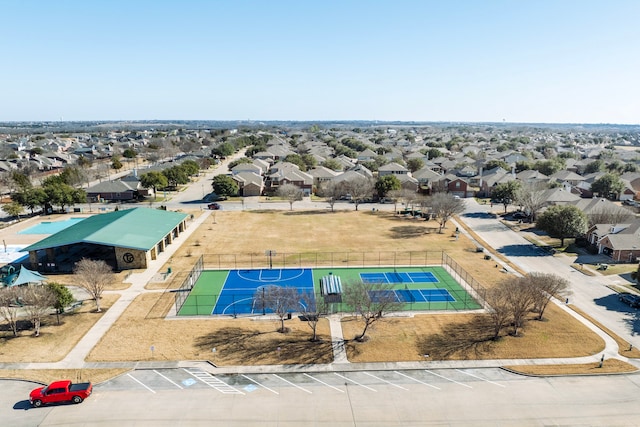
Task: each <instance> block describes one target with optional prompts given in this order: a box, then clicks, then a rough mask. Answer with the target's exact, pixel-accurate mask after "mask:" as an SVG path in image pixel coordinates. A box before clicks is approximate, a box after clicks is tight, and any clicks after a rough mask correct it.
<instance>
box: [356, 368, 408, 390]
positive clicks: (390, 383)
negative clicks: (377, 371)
mask: <svg viewBox="0 0 640 427" xmlns="http://www.w3.org/2000/svg"><path fill="white" fill-rule="evenodd" d="M363 374H365V375H369V376H370V377H373V378H375V379H377V380H378V381H382V382H383V383H387V384H389V385H392V386H394V387H397V388H401V389H402V390H407V391H408V390H409V389H408V388H404V387H402V386H401V385H398V384H394V383H392V382H391V381H387V380H383V379H382V378H378V377H376V376H375V375H373V374H370V373H369V372H363Z"/></svg>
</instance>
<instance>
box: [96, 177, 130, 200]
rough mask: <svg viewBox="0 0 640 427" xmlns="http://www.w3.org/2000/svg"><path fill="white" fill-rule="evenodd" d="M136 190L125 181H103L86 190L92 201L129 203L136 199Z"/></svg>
mask: <svg viewBox="0 0 640 427" xmlns="http://www.w3.org/2000/svg"><path fill="white" fill-rule="evenodd" d="M138 194H139V193H138V190H137V188H135V187H134V186H132V185H131V184H130V183H128V182H126V181H120V180H119V181H104V182H101V183H98V184H96V185H94V186H92V187H89V188H87V198H88V199H90V200H92V201H94V202H95V201H97V202H100V201H103V200H105V201H131V200H137V199H138Z"/></svg>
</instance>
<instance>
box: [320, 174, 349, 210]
mask: <svg viewBox="0 0 640 427" xmlns="http://www.w3.org/2000/svg"><path fill="white" fill-rule="evenodd" d="M321 190H322V196H323V197H324V200H325V201H326V202H327V203H329V206H331V212H333V207H334V205H335V204H336V202H337V201H338V200H340V198H341V197H342V196H344V195H345V194H346V193H347V192H346V190H345V189H344V186H343V185H342V183H339V182H334V181H327V182H325V183H324V184H323V185H322V187H321Z"/></svg>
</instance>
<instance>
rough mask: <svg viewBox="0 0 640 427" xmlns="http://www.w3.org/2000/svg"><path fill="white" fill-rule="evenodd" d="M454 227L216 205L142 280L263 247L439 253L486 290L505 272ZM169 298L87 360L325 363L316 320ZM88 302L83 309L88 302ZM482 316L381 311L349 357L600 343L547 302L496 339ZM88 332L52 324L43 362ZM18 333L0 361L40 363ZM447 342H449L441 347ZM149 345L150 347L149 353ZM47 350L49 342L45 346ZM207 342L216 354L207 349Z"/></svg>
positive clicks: (529, 350) (127, 319)
mask: <svg viewBox="0 0 640 427" xmlns="http://www.w3.org/2000/svg"><path fill="white" fill-rule="evenodd" d="M453 230H454V226H453V224H451V223H450V224H449V225H448V227H447V228H446V229H445V231H444V233H442V234H439V233H437V225H436V223H435V222H425V221H418V220H413V219H406V218H403V217H399V216H396V215H393V214H392V213H386V212H379V211H378V212H371V211H360V212H355V211H342V212H335V213H331V212H328V211H293V212H289V211H263V212H257V211H246V212H231V211H221V212H216V215H215V223H214V217H213V216H211V217H209V218H208V219H207V220H206V221H205V223H204V224H202V225H201V226H200V228H199V229H198V230H196V231H195V233H194V234H193V235H192V236H191V237H189V239H187V241H186V242H185V243H184V244H183V245H182V247H181V248H180V249H178V251H177V252H176V253H175V254H174V256H173V257H172V258H171V259H170V260H169V262H168V263H167V264H166V265H164V266H163V267H162V268H161V270H160V271H166V269H167V268H168V267H169V266H170V267H171V268H172V270H173V272H174V273H173V274H172V275H171V276H170V277H169V278H168V280H166V281H157V282H155V283H151V284H150V285H148V288H149V289H157V290H163V289H172V288H177V287H178V286H180V284H181V282H182V280H183V279H184V277H186V275H187V274H188V272H189V270H190V269H191V268H192V267H193V265H194V263H195V261H196V260H197V259H198V257H199V256H200V255H203V254H205V255H215V254H248V253H253V254H256V256H260V254H262V256H264V251H265V250H266V249H273V250H276V251H278V253H295V252H331V251H334V252H346V251H349V252H353V253H362V252H363V251H366V252H379V251H380V252H388V251H441V250H442V251H445V252H446V253H447V254H449V255H450V256H451V257H452V258H453V259H454V260H455V261H456V262H458V263H459V264H460V265H461V266H462V267H463V268H464V269H465V270H466V271H467V272H468V273H470V274H471V275H472V276H473V277H475V278H476V279H477V280H478V281H479V282H480V283H481V284H482V285H483V286H485V287H491V286H494V285H495V284H496V283H498V282H499V281H501V280H508V277H509V276H508V275H507V274H505V273H503V272H501V271H500V269H497V268H495V267H494V265H495V263H494V262H493V261H487V260H485V259H484V257H483V254H482V253H477V252H476V245H475V244H474V243H473V242H472V241H470V240H468V239H467V238H466V237H464V235H460V237H459V239H457V240H456V239H455V237H453V235H452V231H453ZM223 267H227V268H232V267H233V266H232V265H227V266H223ZM70 280H71V279H70ZM86 304H89V302H87V303H86ZM172 304H173V294H170V293H163V292H153V293H148V294H144V295H142V296H139V297H138V298H137V299H136V300H135V301H134V302H133V303H132V305H131V306H129V308H128V309H127V310H126V311H125V313H124V314H123V315H122V316H121V318H120V319H119V320H118V321H117V322H116V323H115V324H114V326H113V327H112V328H111V329H110V330H109V332H108V333H107V334H106V335H105V336H104V337H103V339H102V340H101V341H100V343H99V344H98V345H97V346H96V347H95V348H94V349H93V350H92V352H91V353H90V355H89V358H88V359H89V360H90V361H125V360H134V361H137V360H152V359H153V360H190V359H198V360H210V361H212V362H213V363H214V364H217V365H239V364H288V363H327V362H330V361H331V360H332V353H331V345H330V338H329V335H330V333H329V326H328V322H327V321H326V320H323V321H321V322H320V325H319V328H318V331H319V334H320V336H321V338H322V341H321V342H319V343H318V342H316V343H312V342H310V341H309V338H310V336H311V330H310V329H309V327H308V326H307V324H306V323H305V322H301V321H299V320H297V319H295V318H294V320H289V321H287V323H286V326H287V327H288V328H290V329H291V332H289V333H287V334H281V333H278V332H276V329H277V328H278V323H277V322H276V321H273V320H258V319H247V318H244V319H241V318H238V319H231V318H227V319H225V318H216V319H214V318H188V319H187V318H181V319H167V318H166V317H165V316H166V314H167V313H168V312H169V311H170V308H171V306H172ZM89 307H91V308H92V306H91V305H89ZM482 318H483V316H482V315H480V314H471V313H464V314H462V313H458V314H456V313H444V314H443V313H438V314H421V315H417V316H415V317H413V318H408V317H394V318H388V319H386V318H385V319H383V320H381V321H380V322H378V323H376V324H375V325H374V327H373V328H372V329H371V330H370V331H369V332H368V334H367V335H368V337H369V339H368V340H367V341H366V342H363V343H354V342H349V345H348V355H349V358H350V360H351V361H353V362H369V361H394V360H397V361H401V360H424V354H429V355H430V358H432V359H446V358H449V359H464V358H483V359H493V358H516V357H526V358H530V357H537V358H540V357H571V356H581V355H587V354H595V353H597V352H598V351H600V350H601V349H602V347H603V343H602V341H601V340H600V338H599V337H597V336H596V335H595V334H593V333H592V332H591V331H589V330H588V329H587V328H585V327H583V326H582V325H581V324H580V323H578V322H577V321H575V320H574V319H573V318H572V317H570V316H568V315H567V314H565V313H564V312H563V311H561V310H559V309H556V308H555V307H553V306H550V307H549V308H548V309H547V312H546V313H545V321H542V322H538V321H529V322H528V323H527V324H526V326H525V328H524V329H523V330H522V334H521V336H519V337H510V336H506V335H505V336H504V337H502V338H501V339H500V340H498V341H495V342H493V341H491V342H487V341H483V340H484V338H483V337H482V333H481V332H480V328H478V327H477V325H476V324H477V323H482ZM67 323H70V322H67ZM359 328H360V324H359V323H358V322H356V321H353V320H345V321H344V322H343V331H344V335H345V338H347V339H349V338H351V337H353V336H354V335H355V331H356V330H358V329H359ZM87 329H88V327H83V328H78V330H79V331H80V332H75V330H74V331H65V332H63V331H60V332H63V333H58V331H56V333H55V334H54V335H55V336H60V337H61V338H57V339H60V340H63V341H64V343H63V344H64V345H63V347H64V350H60V351H59V353H57V354H56V355H55V356H50V355H49V354H48V353H46V354H47V357H49V359H47V360H60V359H61V358H62V357H63V356H64V354H66V351H68V350H69V349H70V348H71V347H72V346H73V345H74V344H75V342H77V340H78V339H79V337H80V336H82V334H84V332H85V331H86V330H87ZM75 334H79V335H77V336H76V335H75ZM467 334H469V336H467ZM23 338H26V339H25V340H23ZM479 338H482V340H480V339H479ZM19 340H23V341H25V342H27V341H28V345H27V344H25V345H22V346H21V347H20V348H17V347H16V348H13V349H11V352H9V347H6V345H10V344H11V343H10V341H12V340H7V343H5V344H3V345H2V346H0V352H1V354H0V361H20V360H30V361H44V360H33V358H32V356H33V351H34V350H33V349H34V347H36V346H34V344H35V343H41V342H46V341H45V340H40V338H31V337H22V338H20V339H19ZM446 343H452V344H449V345H444V344H446ZM60 344H61V343H58V344H57V347H60ZM151 346H153V347H154V352H153V354H152V353H151V350H150V349H151ZM37 347H41V346H40V345H38V346H37ZM51 347H52V346H51V345H49V351H51ZM214 348H215V349H216V351H215V352H213V351H212V350H213V349H214ZM278 349H279V350H278ZM38 353H40V352H39V351H38ZM9 354H11V355H12V356H9ZM21 354H23V355H21ZM29 354H30V355H31V356H29ZM44 354H45V353H44V352H43V353H42V356H41V357H44Z"/></svg>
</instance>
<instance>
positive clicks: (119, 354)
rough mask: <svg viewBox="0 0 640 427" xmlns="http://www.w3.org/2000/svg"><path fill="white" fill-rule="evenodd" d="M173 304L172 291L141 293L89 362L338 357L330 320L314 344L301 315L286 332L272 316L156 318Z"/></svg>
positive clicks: (321, 327) (324, 360) (253, 361)
mask: <svg viewBox="0 0 640 427" xmlns="http://www.w3.org/2000/svg"><path fill="white" fill-rule="evenodd" d="M172 302H173V300H172V297H171V296H170V295H168V294H162V293H151V294H146V295H141V296H139V297H138V298H137V299H136V301H135V302H134V304H132V305H131V306H129V308H128V309H127V310H126V311H125V313H124V314H123V315H122V316H121V317H120V319H118V321H117V322H116V324H115V325H114V326H113V327H112V328H111V329H110V330H109V332H108V333H107V334H106V335H105V336H104V337H103V339H102V340H101V341H100V343H99V344H98V345H97V346H96V347H95V348H94V349H93V350H92V351H91V353H90V354H89V357H88V360H89V361H93V362H98V361H100V362H112V361H121V360H134V361H139V360H210V361H211V362H212V363H214V364H216V365H261V364H307V363H330V362H331V361H332V360H333V352H332V348H331V338H330V333H329V322H328V321H327V320H326V319H321V320H320V322H319V324H318V334H319V337H320V338H321V340H322V341H321V342H310V341H309V339H310V338H311V328H309V327H308V326H307V322H302V321H300V320H298V319H297V318H294V319H292V320H288V321H286V322H285V327H287V328H289V329H290V330H291V331H290V332H289V333H287V334H282V333H279V332H276V329H277V328H278V327H279V325H280V322H279V320H277V319H274V318H273V317H271V318H263V317H257V318H255V319H247V318H245V319H240V318H238V319H230V318H212V317H209V316H207V317H200V318H196V319H189V320H183V319H172V320H165V319H164V318H163V317H160V316H156V313H159V312H160V311H162V308H164V307H167V304H169V305H170V304H171V303H172ZM134 325H135V326H134ZM151 346H153V347H154V352H153V354H152V352H151V350H150V349H151ZM214 348H215V352H214V351H213V349H214Z"/></svg>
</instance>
